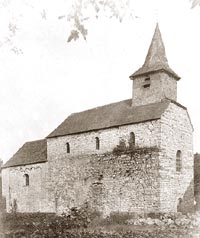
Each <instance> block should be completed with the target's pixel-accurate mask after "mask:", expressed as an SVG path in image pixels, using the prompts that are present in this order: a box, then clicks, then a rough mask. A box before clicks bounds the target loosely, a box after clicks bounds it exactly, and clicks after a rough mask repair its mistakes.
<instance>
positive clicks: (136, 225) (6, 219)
mask: <svg viewBox="0 0 200 238" xmlns="http://www.w3.org/2000/svg"><path fill="white" fill-rule="evenodd" d="M2 222H3V225H4V235H5V237H6V238H11V237H20V238H21V237H30V238H39V237H41V238H42V237H44V238H48V237H52V238H54V237H55V238H59V237H69V238H104V237H105V238H121V237H123V238H132V237H141V238H147V237H150V238H151V237H152V238H153V237H154V238H155V237H159V238H160V237H161V238H162V237H163V238H164V237H165V238H166V237H169V238H170V237H171V238H174V237H185V238H186V237H193V236H194V235H197V234H198V235H200V233H198V232H199V231H200V213H199V212H196V213H195V214H186V215H183V214H181V213H172V214H163V213H150V214H146V215H144V214H134V213H117V212H116V213H112V214H110V215H109V216H108V217H102V216H101V214H100V213H99V212H95V211H91V210H90V209H89V208H88V211H87V210H86V208H73V209H72V210H71V213H70V214H68V215H66V214H62V215H56V214H54V213H10V214H8V213H5V214H4V215H3V217H2ZM196 237H198V236H196Z"/></svg>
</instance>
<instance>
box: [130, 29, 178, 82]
mask: <svg viewBox="0 0 200 238" xmlns="http://www.w3.org/2000/svg"><path fill="white" fill-rule="evenodd" d="M156 71H165V72H166V73H169V74H171V75H173V76H174V77H175V78H176V79H177V80H179V79H180V77H179V76H178V75H177V74H176V73H175V72H174V71H173V70H172V69H171V68H170V67H169V65H168V61H167V57H166V53H165V46H164V43H163V41H162V36H161V33H160V30H159V26H158V24H157V25H156V29H155V32H154V35H153V38H152V41H151V44H150V47H149V50H148V53H147V56H146V59H145V62H144V64H143V66H142V67H141V68H140V69H139V70H137V71H136V72H135V73H133V74H132V75H131V76H130V78H131V79H134V78H135V77H137V76H140V75H145V74H148V73H151V72H156Z"/></svg>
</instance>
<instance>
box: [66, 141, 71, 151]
mask: <svg viewBox="0 0 200 238" xmlns="http://www.w3.org/2000/svg"><path fill="white" fill-rule="evenodd" d="M66 149H67V153H70V144H69V143H68V142H67V143H66Z"/></svg>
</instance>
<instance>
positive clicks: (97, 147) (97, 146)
mask: <svg viewBox="0 0 200 238" xmlns="http://www.w3.org/2000/svg"><path fill="white" fill-rule="evenodd" d="M95 140H96V150H99V149H100V140H99V137H96V138H95Z"/></svg>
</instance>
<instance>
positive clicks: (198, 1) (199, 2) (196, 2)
mask: <svg viewBox="0 0 200 238" xmlns="http://www.w3.org/2000/svg"><path fill="white" fill-rule="evenodd" d="M190 1H192V7H191V8H195V7H196V6H198V5H199V6H200V0H190Z"/></svg>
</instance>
